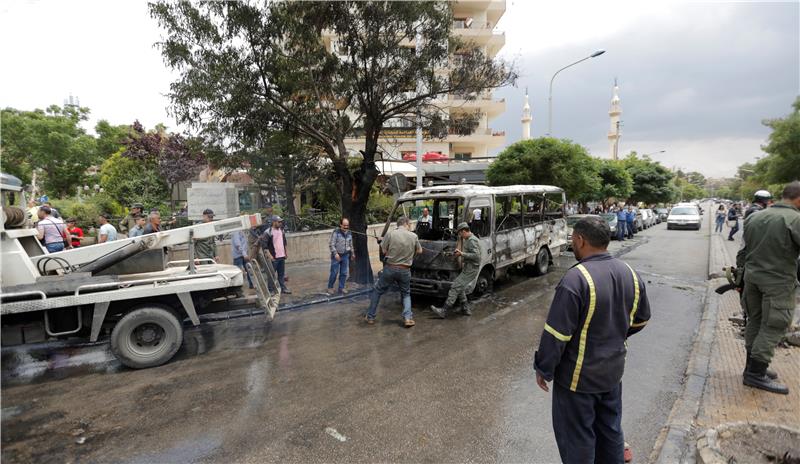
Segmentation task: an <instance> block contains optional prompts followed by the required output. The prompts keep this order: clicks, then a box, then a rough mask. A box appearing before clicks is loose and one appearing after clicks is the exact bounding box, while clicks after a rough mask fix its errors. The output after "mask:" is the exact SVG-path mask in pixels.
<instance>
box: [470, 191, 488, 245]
mask: <svg viewBox="0 0 800 464" xmlns="http://www.w3.org/2000/svg"><path fill="white" fill-rule="evenodd" d="M490 204H491V200H490V199H489V198H474V199H473V200H472V201H470V203H469V209H468V210H467V224H469V229H470V230H471V231H472V233H473V234H475V235H476V236H478V237H488V236H489V232H490V229H489V227H490V224H491V221H492V216H491V214H492V209H491V206H489V205H490Z"/></svg>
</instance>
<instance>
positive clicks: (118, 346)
mask: <svg viewBox="0 0 800 464" xmlns="http://www.w3.org/2000/svg"><path fill="white" fill-rule="evenodd" d="M181 343H183V326H182V325H181V321H180V320H179V319H178V318H177V316H175V313H174V312H173V311H171V310H170V309H168V308H166V307H164V306H158V305H148V306H143V307H139V308H137V309H134V310H133V311H131V312H129V313H128V314H126V315H125V316H124V317H123V318H122V319H121V320H120V321H119V322H118V323H117V325H115V326H114V330H113V331H112V332H111V352H112V353H114V356H116V357H117V359H119V360H120V362H121V363H122V364H124V365H126V366H128V367H131V368H134V369H144V368H146V367H154V366H160V365H161V364H164V363H165V362H167V361H169V360H170V359H172V357H173V356H175V353H177V352H178V349H179V348H180V347H181Z"/></svg>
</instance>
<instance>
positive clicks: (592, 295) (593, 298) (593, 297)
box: [569, 264, 597, 391]
mask: <svg viewBox="0 0 800 464" xmlns="http://www.w3.org/2000/svg"><path fill="white" fill-rule="evenodd" d="M575 267H577V268H578V270H579V271H581V274H583V277H584V278H585V279H586V283H587V284H589V312H588V313H587V314H586V321H585V322H584V323H583V329H581V338H580V342H579V343H578V359H577V361H576V362H575V372H573V373H572V384H571V385H570V387H569V389H570V390H572V391H576V390H577V388H578V379H579V378H580V376H581V367H583V357H584V355H585V354H586V335H587V334H588V332H589V323H590V322H591V321H592V316H593V315H594V307H595V304H596V303H597V294H596V292H595V289H594V280H592V276H591V275H590V274H589V271H587V270H586V268H585V267H584V266H583V264H578V265H577V266H575Z"/></svg>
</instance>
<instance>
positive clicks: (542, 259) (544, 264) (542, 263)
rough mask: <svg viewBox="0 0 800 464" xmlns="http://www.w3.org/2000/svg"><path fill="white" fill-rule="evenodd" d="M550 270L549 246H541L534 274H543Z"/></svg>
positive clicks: (534, 266)
mask: <svg viewBox="0 0 800 464" xmlns="http://www.w3.org/2000/svg"><path fill="white" fill-rule="evenodd" d="M549 270H550V253H549V252H548V251H547V248H540V249H539V253H537V254H536V264H534V265H533V275H536V276H543V275H545V274H547V271H549Z"/></svg>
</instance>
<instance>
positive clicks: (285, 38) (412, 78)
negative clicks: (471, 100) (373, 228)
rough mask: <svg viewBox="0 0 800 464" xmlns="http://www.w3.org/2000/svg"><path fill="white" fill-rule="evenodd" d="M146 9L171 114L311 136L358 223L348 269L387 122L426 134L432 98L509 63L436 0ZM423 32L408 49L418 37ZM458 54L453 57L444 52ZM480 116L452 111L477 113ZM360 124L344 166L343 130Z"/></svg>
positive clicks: (237, 129) (208, 125) (471, 89)
mask: <svg viewBox="0 0 800 464" xmlns="http://www.w3.org/2000/svg"><path fill="white" fill-rule="evenodd" d="M150 12H151V15H152V16H153V17H155V18H156V19H157V20H158V21H159V23H160V25H161V26H162V27H163V28H164V29H165V31H166V39H165V40H164V41H163V42H162V43H160V44H159V45H160V47H161V50H162V54H163V56H164V59H165V61H166V63H167V65H168V66H169V67H170V68H172V69H173V70H175V71H177V72H178V74H179V77H178V80H177V81H176V82H174V83H173V84H172V86H171V92H170V98H171V101H172V106H173V109H174V112H175V114H176V117H177V119H178V122H179V123H182V124H186V125H188V126H190V127H192V128H194V129H196V130H198V131H202V132H205V133H208V134H214V138H216V139H220V140H226V141H227V143H229V144H231V145H233V150H231V151H238V149H239V148H241V147H238V146H236V145H237V144H250V143H251V142H252V140H253V138H257V136H258V134H263V133H267V132H270V131H273V130H285V131H288V132H291V133H294V134H297V136H298V137H300V138H302V139H303V140H304V141H306V142H307V143H309V144H312V145H313V146H314V147H315V148H316V149H317V150H318V151H319V152H320V153H324V155H325V156H327V157H328V158H329V159H330V160H331V162H332V164H333V166H334V169H335V173H336V177H337V178H338V182H339V188H340V198H341V205H342V212H343V214H345V215H347V216H348V217H350V219H351V223H350V224H351V227H352V228H353V230H354V231H355V232H361V234H358V233H357V234H356V235H355V237H354V240H355V243H354V245H355V251H356V254H357V256H358V261H357V263H356V266H355V268H354V271H355V272H354V278H355V279H356V280H357V281H359V282H367V281H370V280H371V279H372V272H371V268H370V264H369V255H368V252H367V237H366V235H362V234H363V233H365V232H366V227H367V224H366V207H367V201H368V198H369V195H370V191H371V187H372V184H373V183H374V182H375V179H376V178H377V176H378V170H377V168H376V166H375V158H376V154H377V153H378V143H379V140H380V137H381V131H382V130H383V127H384V125H385V124H386V123H387V121H391V120H398V119H417V118H419V120H421V121H422V122H423V123H425V124H426V125H427V126H428V127H429V131H430V132H429V134H437V133H439V134H440V133H441V132H442V127H443V126H445V125H447V124H448V123H449V122H448V121H446V118H445V117H444V116H443V115H444V114H446V112H443V111H442V108H441V107H440V106H438V105H437V97H439V96H441V95H446V94H450V93H457V94H463V95H469V94H477V93H480V92H482V91H484V90H486V89H489V88H495V87H499V86H502V85H504V84H506V83H508V82H510V81H512V80H513V78H514V74H513V73H511V72H509V71H507V70H506V68H505V66H504V65H503V64H502V63H499V62H495V61H493V60H491V59H489V58H487V57H486V56H485V54H484V53H483V52H482V51H481V49H480V48H479V47H478V46H475V45H472V44H465V43H461V42H460V41H459V40H457V39H456V38H453V37H451V36H450V28H451V27H452V11H451V6H450V5H449V4H448V3H444V2H377V1H374V2H373V1H369V2H366V1H364V2H361V1H341V2H295V1H290V2H267V3H266V4H263V3H256V2H253V1H240V2H206V3H202V4H192V3H189V2H178V3H173V2H158V3H151V4H150ZM418 34H419V36H420V38H421V40H420V41H419V44H418V47H417V48H416V49H415V47H414V44H415V43H416V39H417V36H418ZM454 52H455V53H458V55H459V59H458V60H451V59H450V55H451V53H454ZM476 122H477V115H474V114H473V115H470V117H465V118H464V119H463V120H461V121H460V123H461V125H466V126H467V127H469V126H471V125H473V126H474V124H476ZM356 133H359V134H363V136H364V138H365V143H364V148H363V150H361V156H362V163H361V166H360V167H359V169H357V170H356V171H355V172H351V171H350V170H349V169H348V168H347V161H348V158H349V157H350V152H349V151H348V148H347V146H346V144H345V139H346V138H347V137H348V136H350V135H353V134H356Z"/></svg>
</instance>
